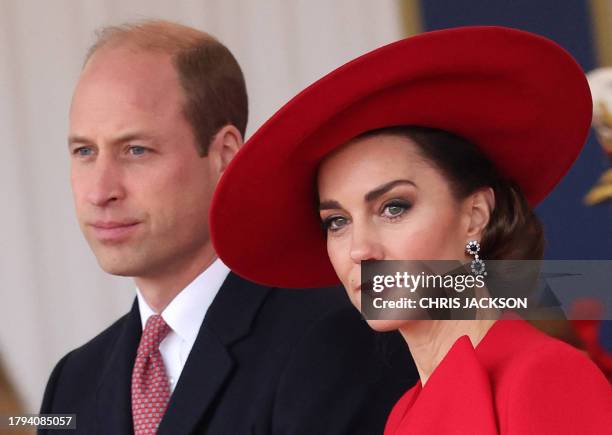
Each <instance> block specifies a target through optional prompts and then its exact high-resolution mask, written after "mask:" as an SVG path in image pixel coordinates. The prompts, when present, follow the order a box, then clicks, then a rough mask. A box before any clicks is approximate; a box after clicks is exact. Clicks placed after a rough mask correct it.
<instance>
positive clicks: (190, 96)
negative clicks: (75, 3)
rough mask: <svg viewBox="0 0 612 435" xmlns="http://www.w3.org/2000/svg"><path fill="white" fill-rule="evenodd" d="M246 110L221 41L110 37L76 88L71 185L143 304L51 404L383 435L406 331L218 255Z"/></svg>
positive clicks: (181, 32)
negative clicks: (213, 231) (390, 332)
mask: <svg viewBox="0 0 612 435" xmlns="http://www.w3.org/2000/svg"><path fill="white" fill-rule="evenodd" d="M246 121H247V95H246V89H245V84H244V79H243V76H242V72H241V71H240V68H239V66H238V64H237V63H236V61H235V59H234V57H233V56H232V55H231V53H230V52H229V51H228V50H227V48H226V47H224V46H223V45H222V44H220V43H219V42H218V41H216V40H215V39H213V38H212V37H210V36H209V35H207V34H204V33H202V32H199V31H197V30H194V29H191V28H187V27H184V26H181V25H178V24H173V23H168V22H159V21H158V22H145V23H142V24H139V25H126V26H120V27H112V28H108V29H106V30H104V31H103V32H102V33H101V35H100V38H99V40H98V42H97V43H96V44H95V45H94V46H93V47H92V49H91V50H90V52H89V55H88V58H87V60H86V63H85V65H84V67H83V70H82V73H81V77H80V79H79V81H78V84H77V86H76V89H75V92H74V96H73V100H72V106H71V110H70V133H69V151H70V155H71V183H72V188H73V193H74V201H75V204H76V210H77V215H78V219H79V223H80V226H81V230H82V231H83V234H84V235H85V238H86V239H87V241H88V243H89V245H90V247H91V249H92V250H93V252H94V254H95V255H96V257H97V260H98V262H99V264H100V266H101V267H102V268H103V269H104V270H105V271H107V272H108V273H111V274H115V275H123V276H131V277H134V281H135V284H136V287H137V298H136V300H135V302H134V305H133V307H132V310H131V311H130V313H128V314H127V315H125V316H124V317H122V318H121V319H119V320H118V321H117V322H116V323H114V324H113V325H112V326H111V327H110V328H108V329H107V330H106V331H104V332H102V333H101V334H100V335H98V336H97V337H95V338H94V339H93V340H91V341H90V342H89V343H87V344H85V345H84V346H82V347H80V348H78V349H76V350H74V351H72V352H70V353H69V354H68V355H66V356H65V357H64V358H63V359H62V360H61V361H60V362H59V363H58V364H57V366H56V368H55V369H54V371H53V373H52V375H51V378H50V380H49V383H48V386H47V390H46V392H45V396H44V399H43V405H42V409H41V412H42V413H76V415H77V418H76V420H77V432H79V433H87V434H122V433H133V432H135V433H137V434H140V433H155V431H156V429H158V433H160V434H161V433H166V434H188V433H206V434H223V435H229V434H231V435H236V434H238V435H240V434H268V433H275V434H276V433H278V434H343V433H346V434H359V433H363V434H375V433H382V430H383V426H384V422H385V419H386V415H387V414H388V412H389V410H390V408H391V406H392V404H393V403H394V402H395V401H396V400H397V399H398V398H399V396H400V395H401V393H402V392H403V391H405V390H406V389H407V388H408V387H409V386H410V385H411V383H412V382H414V380H415V377H416V374H415V372H414V369H413V367H412V365H411V364H412V363H411V362H410V359H409V357H408V356H407V351H405V350H402V347H401V346H402V345H401V342H400V341H399V340H398V339H397V337H396V336H384V337H380V336H375V335H374V333H372V332H370V330H369V328H368V327H367V326H366V325H365V323H364V322H361V321H360V319H359V318H358V316H356V315H355V314H354V313H353V310H352V309H351V307H350V306H349V305H348V302H347V301H346V300H345V299H346V297H345V295H344V294H343V291H342V290H338V289H323V290H287V289H275V288H268V287H264V286H259V285H256V284H254V283H251V282H247V281H245V280H243V279H241V278H240V277H238V276H236V275H234V274H232V273H231V272H229V270H228V269H227V268H226V267H225V265H224V264H223V263H222V262H221V261H220V260H218V259H217V258H216V256H215V252H214V250H213V247H212V245H211V241H210V237H209V233H208V227H207V219H208V208H209V202H210V199H211V196H212V193H213V191H214V188H215V185H216V183H217V181H218V179H219V177H220V176H221V174H222V173H223V171H224V169H225V168H226V167H227V165H228V163H229V162H230V161H231V159H232V157H233V156H234V155H235V153H236V152H237V151H238V149H239V148H240V146H241V144H242V138H243V136H244V132H245V127H246ZM262 194H265V192H262ZM248 218H249V211H248V210H244V219H248ZM253 255H257V253H256V252H254V253H253ZM381 338H382V339H383V340H384V341H385V342H386V343H384V344H385V345H386V351H387V352H386V353H385V355H381V354H380V352H379V350H380V349H379V346H378V344H380V339H381Z"/></svg>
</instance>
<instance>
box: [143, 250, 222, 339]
mask: <svg viewBox="0 0 612 435" xmlns="http://www.w3.org/2000/svg"><path fill="white" fill-rule="evenodd" d="M229 271H230V270H229V268H228V267H227V266H226V265H225V264H224V263H223V262H222V261H221V260H220V259H218V258H217V259H216V260H215V261H214V262H213V263H212V264H211V265H210V266H209V267H208V268H207V269H206V270H205V271H204V272H202V273H201V274H200V275H198V276H197V277H196V278H195V279H194V280H193V281H192V282H191V283H190V284H189V285H188V286H187V287H185V288H184V289H183V290H182V291H181V292H180V293H179V294H178V295H176V296H175V298H174V299H172V301H171V302H170V304H168V306H167V307H166V308H165V309H164V311H162V313H161V316H162V318H163V319H164V321H165V322H166V323H167V324H168V326H170V328H171V329H172V331H174V332H175V333H176V334H177V335H178V336H179V337H181V338H182V339H183V340H185V341H187V342H188V343H191V344H193V342H195V339H196V337H197V335H198V332H199V330H200V326H201V325H202V321H203V320H204V316H205V315H206V312H207V311H208V308H209V307H210V305H211V304H212V301H213V299H214V298H215V296H216V295H217V293H218V292H219V289H220V288H221V285H222V284H223V281H225V279H226V278H227V275H228V274H229ZM136 296H137V298H138V308H139V310H140V320H141V322H142V329H143V330H144V328H145V325H146V323H147V319H148V318H149V317H150V316H152V315H153V314H155V312H154V311H153V310H152V309H151V307H149V305H148V304H147V302H146V301H145V299H144V297H143V296H142V293H141V292H140V290H139V289H138V288H137V289H136Z"/></svg>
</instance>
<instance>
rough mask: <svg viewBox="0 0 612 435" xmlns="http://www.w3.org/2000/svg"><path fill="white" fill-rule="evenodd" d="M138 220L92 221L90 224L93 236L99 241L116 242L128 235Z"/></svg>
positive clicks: (134, 228) (137, 223)
mask: <svg viewBox="0 0 612 435" xmlns="http://www.w3.org/2000/svg"><path fill="white" fill-rule="evenodd" d="M139 224H140V222H94V223H92V224H90V226H91V228H92V230H93V233H94V236H95V237H96V239H98V240H100V241H101V242H117V241H120V240H124V239H126V238H127V237H129V236H130V235H131V234H132V233H133V232H134V231H135V230H136V227H137V226H138V225H139Z"/></svg>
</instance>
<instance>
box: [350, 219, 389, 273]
mask: <svg viewBox="0 0 612 435" xmlns="http://www.w3.org/2000/svg"><path fill="white" fill-rule="evenodd" d="M350 255H351V259H352V260H353V262H355V263H361V262H362V261H366V260H383V259H384V247H383V246H382V244H381V243H380V240H379V238H378V235H377V234H376V230H375V229H374V228H371V227H370V226H368V225H359V224H355V223H353V234H352V239H351V253H350Z"/></svg>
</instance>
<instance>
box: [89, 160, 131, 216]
mask: <svg viewBox="0 0 612 435" xmlns="http://www.w3.org/2000/svg"><path fill="white" fill-rule="evenodd" d="M89 175H90V176H91V177H92V178H91V180H90V184H89V186H90V189H89V191H88V192H87V200H88V201H89V203H90V204H92V205H95V206H97V207H104V206H106V205H108V204H109V203H111V202H114V201H117V200H120V199H122V198H124V197H125V189H124V186H123V183H122V173H121V168H120V167H119V164H118V162H115V161H114V159H113V158H112V156H99V157H98V158H97V159H96V161H95V163H94V164H93V170H92V171H91V173H90V174H89Z"/></svg>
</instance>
